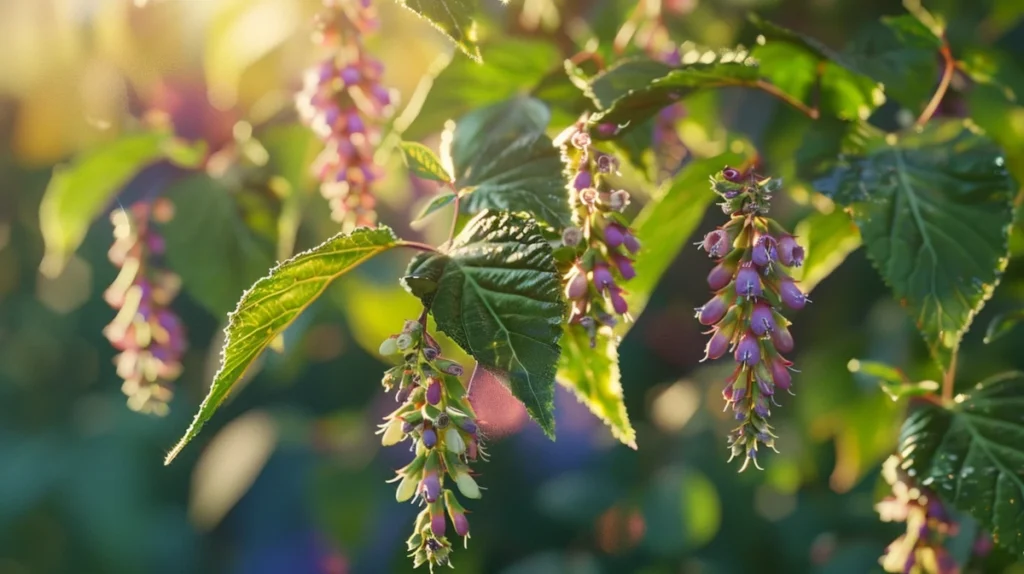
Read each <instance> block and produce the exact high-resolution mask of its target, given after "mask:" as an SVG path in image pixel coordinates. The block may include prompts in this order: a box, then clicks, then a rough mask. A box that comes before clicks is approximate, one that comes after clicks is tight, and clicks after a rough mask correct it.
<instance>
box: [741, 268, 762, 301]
mask: <svg viewBox="0 0 1024 574" xmlns="http://www.w3.org/2000/svg"><path fill="white" fill-rule="evenodd" d="M736 294H737V295H739V296H741V297H747V298H748V299H749V298H751V297H760V296H761V277H759V276H758V274H757V270H755V269H754V268H753V267H749V266H743V267H740V270H739V271H738V272H737V273H736Z"/></svg>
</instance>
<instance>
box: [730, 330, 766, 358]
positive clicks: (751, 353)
mask: <svg viewBox="0 0 1024 574" xmlns="http://www.w3.org/2000/svg"><path fill="white" fill-rule="evenodd" d="M734 357H735V358H736V362H737V363H740V364H743V365H747V366H754V365H756V364H757V363H758V361H760V360H761V345H760V344H759V343H758V340H757V337H755V336H754V334H753V333H751V332H749V331H748V332H746V333H744V334H743V337H742V338H741V339H740V343H739V344H738V345H736V352H735V354H734Z"/></svg>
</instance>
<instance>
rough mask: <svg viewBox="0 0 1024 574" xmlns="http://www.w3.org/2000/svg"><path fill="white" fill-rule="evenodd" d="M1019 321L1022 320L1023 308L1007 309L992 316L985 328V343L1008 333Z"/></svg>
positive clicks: (1023, 316)
mask: <svg viewBox="0 0 1024 574" xmlns="http://www.w3.org/2000/svg"><path fill="white" fill-rule="evenodd" d="M1021 321H1024V309H1016V310H1013V311H1007V312H1006V313H1000V314H998V315H996V316H995V317H992V321H991V322H989V324H988V329H986V330H985V343H986V344H988V343H991V342H993V341H995V340H996V339H1000V338H1002V337H1003V335H1006V334H1007V333H1009V332H1010V330H1012V329H1013V328H1014V327H1016V326H1017V324H1019V323H1020V322H1021Z"/></svg>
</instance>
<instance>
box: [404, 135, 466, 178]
mask: <svg viewBox="0 0 1024 574" xmlns="http://www.w3.org/2000/svg"><path fill="white" fill-rule="evenodd" d="M401 146H402V154H403V155H404V156H405V165H407V166H409V169H410V170H412V173H413V175H415V176H417V177H421V178H423V179H430V180H433V181H440V182H442V183H452V181H453V178H452V175H451V174H450V173H448V171H447V170H446V169H445V168H444V165H442V164H441V160H440V159H439V158H438V157H437V155H436V154H435V153H434V152H433V151H432V150H431V149H430V148H428V147H427V146H425V145H423V144H421V143H418V142H402V143H401Z"/></svg>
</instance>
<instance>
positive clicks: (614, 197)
mask: <svg viewBox="0 0 1024 574" xmlns="http://www.w3.org/2000/svg"><path fill="white" fill-rule="evenodd" d="M586 129H587V126H586V122H585V121H583V120H581V121H580V122H577V123H576V124H575V125H573V126H571V127H570V128H568V129H567V130H565V131H564V132H563V133H562V134H561V135H560V136H558V138H556V139H555V144H556V145H559V146H560V147H561V149H562V161H563V163H564V164H565V172H566V176H567V180H568V181H569V182H570V183H569V197H570V205H571V207H572V210H573V215H572V217H573V226H572V227H568V228H566V229H565V230H563V232H562V242H563V244H564V245H566V246H567V247H572V248H575V254H576V259H575V262H574V263H573V265H572V267H570V269H569V270H568V272H566V274H565V276H564V277H563V281H564V283H565V295H566V298H567V299H569V301H570V302H571V304H572V309H571V312H570V317H569V322H570V323H574V324H579V325H582V326H583V327H584V328H586V329H587V330H588V332H589V333H590V337H591V344H594V337H595V334H596V332H597V329H598V328H599V327H601V326H606V327H614V326H615V324H616V322H617V319H616V316H617V315H618V316H623V317H625V318H626V319H627V320H628V319H629V314H628V313H629V305H628V303H627V302H626V299H625V293H626V292H625V291H624V290H623V288H622V286H621V284H622V283H625V282H626V281H629V280H630V279H632V278H633V277H635V276H636V270H635V269H634V267H633V258H634V257H635V256H636V254H637V253H638V252H639V251H640V241H639V240H638V239H637V238H636V235H634V234H633V231H632V230H631V229H630V227H629V222H628V221H627V220H626V218H625V216H624V215H623V214H622V212H623V211H624V210H625V209H626V207H627V206H628V205H629V193H628V192H626V191H624V190H621V189H619V190H612V189H608V186H607V184H606V181H605V179H606V178H607V177H608V176H610V175H611V174H617V173H618V172H619V161H618V159H616V158H615V157H614V156H611V155H608V154H606V153H603V152H600V151H597V150H596V149H594V148H593V147H592V142H591V138H590V135H589V134H588V133H587V131H586Z"/></svg>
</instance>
